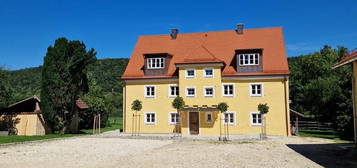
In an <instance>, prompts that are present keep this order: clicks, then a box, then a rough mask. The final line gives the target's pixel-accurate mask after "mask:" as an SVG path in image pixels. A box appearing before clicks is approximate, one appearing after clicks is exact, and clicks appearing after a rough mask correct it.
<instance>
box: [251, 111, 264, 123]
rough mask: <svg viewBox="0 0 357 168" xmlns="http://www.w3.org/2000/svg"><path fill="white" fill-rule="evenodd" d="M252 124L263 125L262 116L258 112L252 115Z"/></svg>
mask: <svg viewBox="0 0 357 168" xmlns="http://www.w3.org/2000/svg"><path fill="white" fill-rule="evenodd" d="M251 124H252V125H262V115H261V114H260V113H257V112H254V113H251Z"/></svg>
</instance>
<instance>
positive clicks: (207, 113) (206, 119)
mask: <svg viewBox="0 0 357 168" xmlns="http://www.w3.org/2000/svg"><path fill="white" fill-rule="evenodd" d="M209 114H210V115H211V121H208V115H209ZM205 117H206V118H205V121H206V123H213V113H212V112H211V111H209V112H206V115H205Z"/></svg>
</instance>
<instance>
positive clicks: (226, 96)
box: [223, 95, 234, 97]
mask: <svg viewBox="0 0 357 168" xmlns="http://www.w3.org/2000/svg"><path fill="white" fill-rule="evenodd" d="M223 97H234V95H223Z"/></svg>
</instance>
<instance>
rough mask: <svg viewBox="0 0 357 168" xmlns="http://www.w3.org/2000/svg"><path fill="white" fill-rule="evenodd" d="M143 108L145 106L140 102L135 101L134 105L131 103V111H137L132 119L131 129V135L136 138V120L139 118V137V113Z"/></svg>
mask: <svg viewBox="0 0 357 168" xmlns="http://www.w3.org/2000/svg"><path fill="white" fill-rule="evenodd" d="M142 108H143V105H142V103H141V101H140V100H134V101H133V103H131V110H134V111H135V114H134V113H133V119H132V127H131V130H132V131H131V135H132V136H134V135H136V129H135V127H136V125H137V123H136V118H137V117H139V122H138V124H139V127H138V135H139V132H140V115H138V114H137V113H138V111H140V110H141V109H142Z"/></svg>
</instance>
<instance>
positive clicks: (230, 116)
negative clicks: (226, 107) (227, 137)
mask: <svg viewBox="0 0 357 168" xmlns="http://www.w3.org/2000/svg"><path fill="white" fill-rule="evenodd" d="M234 116H235V114H234V113H233V112H225V113H224V124H229V125H233V124H235V117H234Z"/></svg>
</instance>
